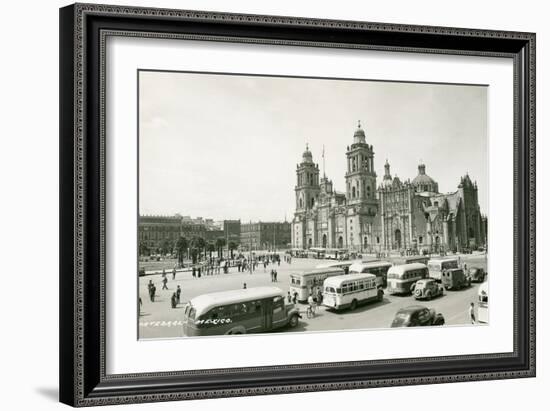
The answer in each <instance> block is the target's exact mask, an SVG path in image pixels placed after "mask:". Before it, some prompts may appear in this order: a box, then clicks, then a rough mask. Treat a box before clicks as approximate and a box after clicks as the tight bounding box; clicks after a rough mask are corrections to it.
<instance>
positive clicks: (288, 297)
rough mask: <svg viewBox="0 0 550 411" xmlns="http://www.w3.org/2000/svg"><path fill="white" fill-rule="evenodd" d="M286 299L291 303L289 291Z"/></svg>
mask: <svg viewBox="0 0 550 411" xmlns="http://www.w3.org/2000/svg"><path fill="white" fill-rule="evenodd" d="M286 299H287V301H288V303H289V304H290V303H291V302H292V296H291V295H290V291H289V292H288V293H287V295H286ZM140 301H141V300H140Z"/></svg>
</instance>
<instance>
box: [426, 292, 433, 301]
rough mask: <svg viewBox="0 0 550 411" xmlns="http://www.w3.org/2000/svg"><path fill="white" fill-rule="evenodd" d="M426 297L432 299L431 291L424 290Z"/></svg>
mask: <svg viewBox="0 0 550 411" xmlns="http://www.w3.org/2000/svg"><path fill="white" fill-rule="evenodd" d="M426 299H428V300H431V299H432V292H431V291H426Z"/></svg>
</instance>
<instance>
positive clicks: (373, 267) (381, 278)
mask: <svg viewBox="0 0 550 411" xmlns="http://www.w3.org/2000/svg"><path fill="white" fill-rule="evenodd" d="M392 265H393V264H392V263H389V262H387V261H370V262H358V263H354V264H352V265H351V266H350V267H349V272H350V274H352V273H370V274H374V275H375V276H376V284H377V285H378V286H379V287H386V285H387V283H388V270H389V269H390V267H391V266H392Z"/></svg>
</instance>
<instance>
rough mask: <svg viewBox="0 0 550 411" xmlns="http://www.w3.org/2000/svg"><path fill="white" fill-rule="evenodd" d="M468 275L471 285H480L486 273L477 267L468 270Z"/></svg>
mask: <svg viewBox="0 0 550 411" xmlns="http://www.w3.org/2000/svg"><path fill="white" fill-rule="evenodd" d="M469 274H470V278H471V279H472V282H473V283H482V282H484V281H485V278H486V277H487V273H486V272H485V270H484V269H483V268H479V267H472V268H470V271H469Z"/></svg>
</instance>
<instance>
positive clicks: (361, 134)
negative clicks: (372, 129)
mask: <svg viewBox="0 0 550 411" xmlns="http://www.w3.org/2000/svg"><path fill="white" fill-rule="evenodd" d="M353 143H354V144H357V143H363V144H364V143H365V131H364V130H363V129H362V128H361V122H360V121H359V122H358V123H357V130H355V133H353Z"/></svg>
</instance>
